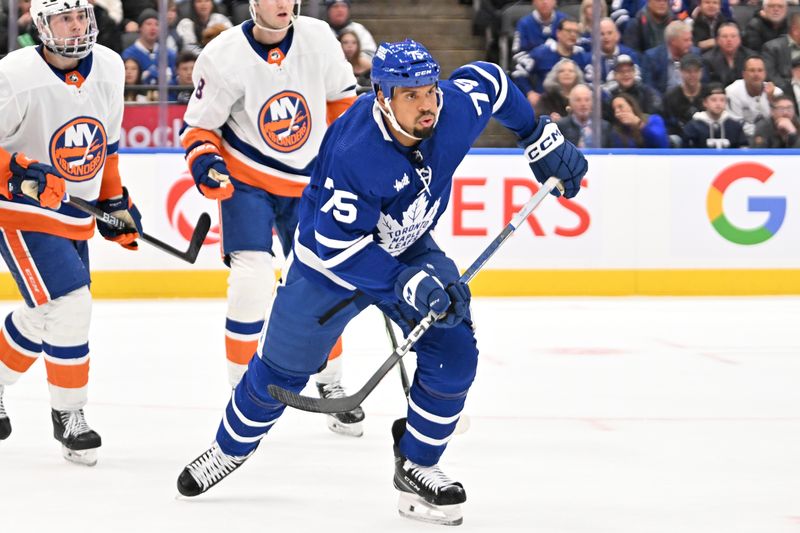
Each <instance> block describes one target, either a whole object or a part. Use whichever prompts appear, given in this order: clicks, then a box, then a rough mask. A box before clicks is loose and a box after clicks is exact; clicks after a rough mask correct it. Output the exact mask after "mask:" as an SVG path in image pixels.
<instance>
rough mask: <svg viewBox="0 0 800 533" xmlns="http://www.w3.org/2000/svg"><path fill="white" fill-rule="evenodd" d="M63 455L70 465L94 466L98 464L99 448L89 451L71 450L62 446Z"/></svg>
mask: <svg viewBox="0 0 800 533" xmlns="http://www.w3.org/2000/svg"><path fill="white" fill-rule="evenodd" d="M61 455H63V456H64V459H66V460H67V461H69V462H70V463H75V464H76V465H83V466H94V465H96V464H97V448H91V449H89V450H70V449H69V448H67V447H66V446H63V445H62V446H61Z"/></svg>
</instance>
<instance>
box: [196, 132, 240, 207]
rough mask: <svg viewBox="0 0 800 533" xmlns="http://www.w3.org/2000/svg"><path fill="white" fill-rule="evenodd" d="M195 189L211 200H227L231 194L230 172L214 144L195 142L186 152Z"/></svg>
mask: <svg viewBox="0 0 800 533" xmlns="http://www.w3.org/2000/svg"><path fill="white" fill-rule="evenodd" d="M186 162H187V163H188V164H189V168H190V169H191V171H192V177H193V178H194V182H195V184H196V185H197V189H198V190H199V191H200V192H201V193H202V194H203V196H205V197H206V198H210V199H212V200H227V199H228V198H230V197H231V196H232V195H233V184H232V183H231V180H230V177H229V176H230V172H228V167H226V166H225V161H224V160H223V159H222V156H221V155H220V153H219V150H218V149H217V147H216V146H214V145H213V144H211V143H196V144H194V145H193V146H191V147H190V148H189V150H188V151H187V152H186Z"/></svg>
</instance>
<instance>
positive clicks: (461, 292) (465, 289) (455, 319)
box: [433, 281, 472, 328]
mask: <svg viewBox="0 0 800 533" xmlns="http://www.w3.org/2000/svg"><path fill="white" fill-rule="evenodd" d="M445 290H446V291H447V295H448V296H449V297H450V307H449V308H448V309H447V314H446V315H444V317H443V318H440V319H439V321H438V322H434V324H433V325H434V326H439V327H447V328H452V327H453V326H455V325H457V324H458V323H459V322H461V321H462V320H464V318H465V317H466V316H467V313H468V312H469V302H470V300H471V299H472V293H471V292H470V291H469V285H467V284H466V283H462V282H461V281H455V282H454V283H451V284H450V285H448V286H447V288H446V289H445Z"/></svg>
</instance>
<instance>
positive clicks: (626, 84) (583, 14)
mask: <svg viewBox="0 0 800 533" xmlns="http://www.w3.org/2000/svg"><path fill="white" fill-rule="evenodd" d="M740 1H741V2H750V4H749V8H748V7H747V6H742V7H745V8H746V9H748V10H749V12H751V13H752V16H750V17H749V18H747V19H746V23H745V24H744V27H741V26H740V25H739V23H737V22H736V21H735V20H734V16H733V12H734V10H736V9H739V7H738V2H736V1H735V0H677V1H676V0H673V1H668V0H611V1H610V2H608V3H606V2H603V3H602V4H601V5H602V6H603V8H604V9H603V11H604V12H603V13H602V15H603V18H602V20H601V22H600V31H599V32H598V34H597V35H593V33H592V32H591V11H592V4H593V1H592V0H583V2H580V3H577V2H569V1H567V2H566V3H565V4H564V6H562V8H563V11H562V10H560V9H559V5H558V3H557V0H532V1H531V2H530V4H531V5H530V11H529V12H526V13H524V14H523V15H522V16H521V18H519V19H518V21H517V22H516V31H515V32H514V35H513V40H512V41H511V54H512V55H511V60H510V62H509V64H508V65H505V66H506V67H507V68H508V70H509V74H510V75H511V77H512V79H513V80H514V83H515V84H516V85H517V86H518V87H519V88H520V89H521V90H522V91H523V92H524V93H525V94H526V95H527V97H528V100H529V101H530V103H531V105H532V106H533V107H534V109H535V110H536V112H537V113H539V114H548V115H550V116H551V118H552V119H553V120H555V121H558V123H559V126H560V128H561V129H562V131H564V132H565V135H566V136H567V137H568V138H570V139H571V140H572V141H573V142H575V143H576V144H578V145H579V146H597V145H598V143H596V142H592V139H591V132H592V131H593V128H592V123H591V121H592V115H593V113H592V99H591V98H590V95H591V88H592V87H594V86H595V84H598V85H599V86H600V90H601V94H602V102H601V105H602V110H601V116H602V121H603V123H602V124H601V126H600V129H601V131H602V132H606V131H607V132H608V134H603V135H602V139H603V140H602V143H599V144H602V147H611V148H629V147H635V148H665V147H685V148H738V147H748V146H749V147H759V148H761V147H763V148H767V147H768V148H800V138H798V120H797V116H798V104H799V103H800V9H797V8H796V6H791V5H790V3H789V2H787V0H763V3H762V2H761V1H760V0H740ZM795 2H796V0H795ZM522 3H525V4H527V0H525V1H524V2H521V1H517V2H509V1H504V0H481V2H480V4H481V7H480V8H479V11H478V15H477V16H478V17H483V18H482V20H477V19H476V21H475V22H476V24H475V26H476V27H477V28H478V29H480V28H490V29H491V28H495V29H496V28H497V27H498V20H501V19H502V16H503V13H505V12H508V10H510V9H511V7H516V6H519V5H520V4H522ZM509 5H510V6H511V7H509ZM565 11H568V12H569V13H574V14H576V15H577V16H571V15H570V14H568V13H566V12H565ZM606 13H608V14H609V16H606ZM490 33H491V32H490ZM489 44H490V45H491V42H490V43H489ZM595 46H596V47H597V48H598V49H599V53H600V69H599V70H600V71H599V72H598V73H597V75H595V73H594V72H593V70H594V69H593V65H592V51H593V49H594V47H595ZM489 52H490V56H491V53H492V49H491V47H490V48H489ZM573 93H576V94H573Z"/></svg>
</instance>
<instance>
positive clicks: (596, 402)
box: [0, 298, 800, 533]
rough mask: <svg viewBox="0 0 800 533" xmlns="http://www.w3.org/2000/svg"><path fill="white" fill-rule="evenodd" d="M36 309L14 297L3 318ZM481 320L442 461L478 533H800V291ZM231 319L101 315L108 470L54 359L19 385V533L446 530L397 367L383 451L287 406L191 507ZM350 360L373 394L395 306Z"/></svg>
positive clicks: (353, 331) (6, 530)
mask: <svg viewBox="0 0 800 533" xmlns="http://www.w3.org/2000/svg"><path fill="white" fill-rule="evenodd" d="M16 305H17V304H16V303H14V302H2V303H0V313H2V316H5V314H6V313H8V312H9V311H10V310H12V309H13V308H14V306H16ZM473 308H474V314H475V317H476V323H477V327H478V331H477V335H478V340H479V345H480V349H481V362H480V366H479V369H478V378H477V380H476V382H475V384H474V386H473V389H472V391H471V394H470V397H469V399H468V401H467V407H466V413H468V414H469V416H470V418H471V426H472V427H471V429H470V430H469V431H468V432H467V433H465V434H464V435H461V436H458V437H455V438H454V439H453V441H452V442H451V445H450V447H449V448H448V451H447V453H446V454H445V456H444V458H443V460H442V463H441V464H442V466H443V469H444V471H445V472H447V473H448V474H449V475H451V477H454V478H455V479H458V480H460V481H462V482H463V483H464V485H465V487H466V489H467V494H468V501H467V503H466V504H465V505H464V506H463V509H464V525H463V526H461V528H460V529H459V531H463V532H468V531H469V532H472V531H480V532H487V533H488V532H498V531H503V532H505V531H519V532H523V531H524V532H543V533H545V532H546V533H662V532H663V533H797V532H799V531H800V337H799V336H798V329H799V328H800V299H798V298H718V299H711V298H694V299H677V298H676V299H673V298H652V299H651V298H613V299H478V300H476V301H475V303H474V306H473ZM224 312H225V305H224V302H223V301H221V300H200V301H186V300H174V301H157V302H138V301H123V302H109V301H98V302H96V303H95V307H94V312H93V323H92V330H91V340H90V346H91V350H92V351H91V356H92V360H91V361H92V362H91V368H92V370H91V383H90V401H89V405H88V407H87V408H86V413H87V418H88V420H89V423H90V424H91V425H92V426H93V427H94V428H95V429H96V430H97V431H98V432H99V433H100V434H101V435H102V437H103V447H102V448H101V449H100V452H99V456H100V458H99V462H98V464H97V466H96V467H94V468H86V467H79V466H75V465H72V464H68V463H66V462H65V461H64V460H63V459H62V458H61V454H60V451H59V444H58V443H57V442H56V441H55V440H54V439H53V437H52V426H51V423H50V416H49V409H50V408H49V404H48V395H47V387H46V383H45V377H44V365H43V363H42V361H39V362H37V363H36V364H35V365H34V366H33V367H32V368H31V370H30V371H29V372H28V373H27V374H26V375H24V376H23V377H22V379H21V380H20V381H19V382H18V383H17V384H16V385H14V386H11V387H9V388H7V389H6V394H5V403H6V407H7V409H8V411H9V414H10V416H11V420H12V423H13V433H12V435H11V437H10V438H9V439H8V440H6V441H3V442H0V532H2V533H21V532H25V533H27V532H37V533H46V532H55V531H64V532H75V533H100V532H102V533H117V532H142V533H145V532H147V533H149V532H187V533H197V532H215V533H216V532H224V533H234V532H239V531H242V532H250V531H252V532H264V533H266V532H274V533H289V532H292V533H295V532H313V533H323V532H325V533H327V532H346V533H351V532H352V533H355V532H359V533H361V532H380V533H391V532H407V531H441V530H442V526H432V525H426V524H419V523H415V522H411V521H408V520H405V519H403V518H400V517H399V516H398V514H397V510H396V500H397V495H396V493H395V490H394V489H393V488H392V484H391V479H392V469H393V466H392V450H391V437H390V434H389V428H390V426H391V422H392V420H393V419H394V418H397V417H399V416H401V415H402V414H403V412H404V398H403V395H402V391H401V388H400V382H399V378H398V376H397V373H396V372H392V373H390V374H389V375H388V376H387V378H386V380H385V381H384V382H383V383H382V384H381V385H380V386H379V387H378V389H377V390H376V391H375V392H374V393H373V395H372V396H370V397H369V398H368V399H367V401H366V402H365V404H364V408H365V411H366V413H367V420H366V422H365V424H366V426H365V430H366V431H365V435H364V437H363V438H361V439H352V438H346V437H340V436H337V435H334V434H332V433H330V432H329V431H328V430H327V429H326V427H325V421H324V420H323V419H321V418H320V415H312V414H308V413H300V412H297V411H287V412H286V414H285V415H284V416H283V418H282V420H281V421H280V422H279V423H278V424H277V425H276V426H275V429H274V430H273V431H272V432H271V433H270V435H269V436H268V437H267V438H266V439H265V441H264V442H263V443H262V445H261V447H260V449H259V450H258V451H257V453H256V454H255V455H254V456H253V457H252V458H251V459H250V460H249V461H248V462H247V463H246V464H245V465H244V466H243V467H242V468H241V469H240V470H239V471H237V472H235V473H234V474H233V475H232V476H231V477H230V478H229V479H226V480H225V481H224V482H222V483H221V484H220V485H218V486H217V487H215V488H213V489H212V490H211V491H210V492H209V493H207V494H205V495H203V496H200V497H198V498H195V499H191V500H187V499H176V498H175V496H176V494H177V490H176V488H175V480H176V478H177V476H178V474H179V473H180V471H181V469H182V468H183V466H184V465H185V464H186V463H187V462H189V461H191V460H192V459H194V457H195V456H197V455H199V454H200V453H201V452H202V451H203V450H205V449H206V447H207V446H208V444H209V443H210V442H211V440H212V439H213V438H214V433H215V431H216V426H217V423H218V421H219V417H220V415H221V413H222V409H223V407H224V405H225V402H226V401H227V397H228V390H227V387H226V377H225V375H226V374H225V366H224V362H223V360H224V355H223V341H222V327H223V324H224ZM345 350H346V357H347V359H346V363H345V373H346V375H345V384H346V385H347V386H348V388H349V389H350V390H355V389H356V388H357V387H359V386H360V385H361V384H363V383H364V381H365V380H366V379H367V378H368V377H369V376H370V375H371V374H372V372H374V370H375V369H376V368H377V367H378V366H379V364H380V363H381V362H382V361H383V360H384V359H385V358H386V357H387V356H388V355H389V353H390V351H391V350H390V348H389V344H388V340H387V338H386V336H385V333H384V332H383V330H382V322H381V319H380V317H379V315H378V314H377V313H374V312H372V311H368V312H365V313H364V314H363V315H362V316H361V317H359V318H358V319H356V321H354V322H353V323H352V325H351V326H350V327H349V328H348V329H347V331H346V334H345ZM406 359H407V360H406V363H407V365H408V366H409V370H413V355H410V356H408V357H407V358H406ZM307 391H308V392H310V389H307Z"/></svg>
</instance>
